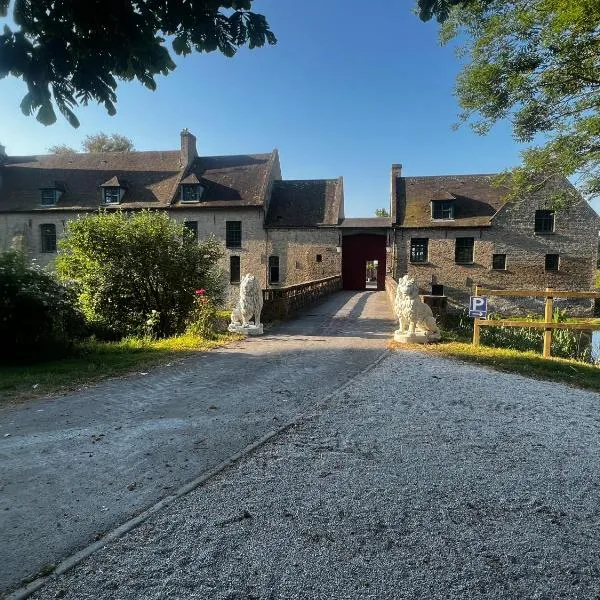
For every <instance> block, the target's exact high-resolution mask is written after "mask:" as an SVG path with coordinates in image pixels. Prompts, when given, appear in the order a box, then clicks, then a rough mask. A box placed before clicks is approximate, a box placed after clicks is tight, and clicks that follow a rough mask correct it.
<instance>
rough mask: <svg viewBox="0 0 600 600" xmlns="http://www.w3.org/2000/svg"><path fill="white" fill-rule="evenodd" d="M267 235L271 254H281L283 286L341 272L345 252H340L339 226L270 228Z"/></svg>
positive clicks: (280, 263)
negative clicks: (338, 250) (337, 250)
mask: <svg viewBox="0 0 600 600" xmlns="http://www.w3.org/2000/svg"><path fill="white" fill-rule="evenodd" d="M267 239H268V242H267V246H268V248H269V256H271V255H274V256H279V269H280V285H281V286H284V285H286V286H288V285H295V284H298V283H303V282H305V281H314V280H317V279H323V278H324V277H331V276H333V275H340V274H341V271H342V255H341V254H338V253H337V252H336V246H337V245H338V243H339V237H338V231H337V229H335V228H322V229H321V228H320V229H317V228H312V229H268V230H267ZM319 257H320V260H319ZM270 287H277V286H276V285H275V284H273V285H271V286H270Z"/></svg>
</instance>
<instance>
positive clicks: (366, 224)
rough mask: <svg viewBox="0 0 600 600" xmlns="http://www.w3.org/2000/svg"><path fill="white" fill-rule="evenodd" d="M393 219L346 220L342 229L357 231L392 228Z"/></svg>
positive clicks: (342, 224) (341, 224) (342, 223)
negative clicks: (354, 229)
mask: <svg viewBox="0 0 600 600" xmlns="http://www.w3.org/2000/svg"><path fill="white" fill-rule="evenodd" d="M391 226H392V219H391V218H390V217H369V218H366V219H344V220H343V221H342V222H341V223H340V227H342V228H344V229H347V228H356V229H373V228H377V227H391Z"/></svg>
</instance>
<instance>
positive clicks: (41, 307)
mask: <svg viewBox="0 0 600 600" xmlns="http://www.w3.org/2000/svg"><path fill="white" fill-rule="evenodd" d="M0 315H1V316H0V340H2V343H1V344H0V357H2V358H3V359H15V360H22V359H24V358H30V359H37V358H42V357H44V356H45V355H49V354H50V353H51V354H52V356H57V355H61V354H63V353H65V352H66V351H67V350H68V349H69V348H70V347H71V345H72V343H73V342H74V341H75V340H77V339H79V338H81V337H82V336H83V335H84V334H85V321H84V318H83V314H82V313H81V311H80V310H79V309H78V308H77V297H76V294H75V292H74V290H73V289H72V288H71V287H69V286H65V285H62V284H61V283H59V282H58V281H57V280H56V279H55V278H54V277H53V276H52V275H51V274H50V273H48V272H46V271H44V270H43V269H42V268H40V267H39V266H36V265H35V264H29V263H28V261H27V259H26V258H25V256H24V255H23V254H21V253H19V252H15V251H10V252H5V253H2V254H0Z"/></svg>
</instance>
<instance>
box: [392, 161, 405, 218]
mask: <svg viewBox="0 0 600 600" xmlns="http://www.w3.org/2000/svg"><path fill="white" fill-rule="evenodd" d="M400 177H402V165H399V164H393V165H392V177H391V185H390V215H391V216H392V224H396V223H398V218H399V216H400V215H398V179H399V178H400Z"/></svg>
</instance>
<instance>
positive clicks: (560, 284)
mask: <svg viewBox="0 0 600 600" xmlns="http://www.w3.org/2000/svg"><path fill="white" fill-rule="evenodd" d="M538 207H540V208H543V207H544V206H543V203H541V202H540V203H537V204H536V203H534V202H530V203H524V202H522V203H518V204H509V205H507V206H506V207H505V208H504V209H502V210H501V211H500V213H499V214H498V215H497V216H496V217H495V218H494V220H493V224H492V226H491V227H481V228H473V229H464V230H463V229H456V228H455V229H450V228H448V229H434V228H431V229H405V230H396V232H395V236H396V246H397V247H396V256H397V262H396V268H395V275H396V278H398V277H401V276H402V275H404V274H405V273H408V274H410V275H411V276H413V277H415V279H416V280H417V281H418V283H419V286H420V287H421V289H422V291H423V292H424V293H430V292H431V286H432V284H441V285H443V286H444V293H445V294H446V295H447V296H448V297H449V300H450V304H451V306H454V307H455V308H466V306H467V303H468V296H469V295H471V294H472V293H474V288H475V285H480V286H483V287H487V288H495V289H545V288H546V287H551V288H555V289H567V290H591V289H594V287H595V272H596V260H597V252H598V246H597V244H598V217H597V216H596V214H595V213H594V212H593V211H592V209H591V208H590V207H589V206H588V205H587V203H585V202H583V201H582V203H581V204H580V205H578V206H573V207H571V208H570V209H569V210H564V211H557V212H556V215H555V232H554V233H551V234H535V233H534V215H535V210H536V209H537V208H538ZM413 237H419V238H428V239H429V256H428V262H427V263H411V262H410V240H411V238H413ZM457 237H473V238H474V253H473V263H472V264H468V265H461V264H456V262H455V260H454V249H455V239H456V238H457ZM493 254H506V270H502V271H500V270H494V269H492V255H493ZM546 254H559V255H560V264H559V270H558V271H556V272H550V271H545V256H546ZM490 302H491V308H492V310H496V311H498V312H507V311H508V312H513V313H514V312H520V313H523V312H539V310H540V309H541V307H542V303H541V302H540V301H537V300H533V299H531V300H529V299H500V298H495V299H494V298H493V299H491V300H490ZM555 304H556V307H557V308H564V309H568V310H569V311H570V312H572V313H573V314H579V313H589V312H590V311H591V310H592V304H593V303H592V302H590V301H576V300H569V299H564V300H556V302H555Z"/></svg>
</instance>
